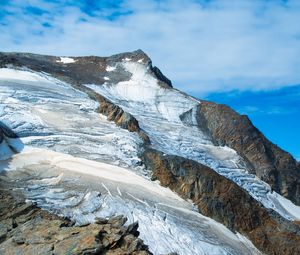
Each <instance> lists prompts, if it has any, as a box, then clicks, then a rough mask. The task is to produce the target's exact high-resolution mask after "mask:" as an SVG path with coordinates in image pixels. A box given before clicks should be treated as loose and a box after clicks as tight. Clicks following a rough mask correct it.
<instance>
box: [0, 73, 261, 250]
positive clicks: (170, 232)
mask: <svg viewBox="0 0 300 255" xmlns="http://www.w3.org/2000/svg"><path fill="white" fill-rule="evenodd" d="M162 92H163V91H162ZM129 93H130V91H129ZM174 93H175V94H174V95H176V93H177V92H174ZM0 95H1V101H0V109H1V111H0V119H1V121H2V122H3V123H5V124H6V125H7V126H10V127H11V128H12V129H13V130H14V131H15V132H16V133H18V135H19V136H20V140H21V141H22V142H23V143H24V145H25V148H24V150H23V151H22V152H21V153H19V154H16V155H9V156H12V157H11V159H9V160H2V161H1V163H0V169H1V170H5V171H8V174H7V176H9V177H11V178H15V179H18V180H19V182H18V183H19V188H20V189H22V190H23V192H24V194H25V195H26V196H27V199H28V200H31V201H34V202H37V203H38V205H39V206H41V207H42V208H45V209H47V210H50V211H53V212H55V213H58V214H62V215H64V216H68V217H70V218H72V219H74V220H75V221H76V222H77V224H84V223H86V222H91V221H93V220H94V218H95V217H96V216H101V217H105V216H112V215H118V214H124V215H126V216H127V217H128V219H129V223H131V222H133V221H136V220H138V221H139V225H140V228H139V231H140V232H141V238H142V239H144V241H145V243H146V244H148V245H149V246H150V250H151V251H153V252H154V253H155V254H164V253H169V252H174V251H175V252H178V253H179V254H207V251H209V254H259V251H258V250H257V249H256V248H255V247H254V246H253V245H252V244H251V242H250V241H249V240H247V239H246V238H245V237H243V236H242V235H239V234H237V235H235V234H233V233H232V232H231V231H229V230H228V229H227V228H225V227H224V226H223V225H221V224H219V223H217V222H215V221H214V220H211V219H209V218H206V217H204V216H202V215H201V214H199V213H198V212H197V211H196V209H195V208H194V206H193V204H192V203H191V202H188V201H185V200H183V199H181V198H180V197H179V196H178V195H176V194H175V193H173V192H172V191H170V190H169V189H166V188H163V187H161V186H159V184H158V183H154V182H151V181H150V180H149V179H148V178H146V177H147V172H145V169H144V167H143V166H142V165H141V162H140V159H139V158H138V154H139V150H141V149H142V146H141V145H142V140H141V139H140V138H139V136H138V135H137V134H136V133H132V132H129V131H127V130H124V129H121V128H119V127H117V126H116V125H115V124H114V123H112V122H109V121H107V120H106V118H105V117H103V116H101V115H99V114H98V113H96V112H95V109H96V108H97V107H98V104H97V103H96V102H94V101H92V100H91V99H89V98H88V96H87V95H86V94H84V93H82V92H80V91H78V90H75V89H74V88H72V87H71V86H70V85H69V84H67V83H64V82H61V81H60V80H57V79H55V78H53V77H51V76H50V75H48V74H45V73H38V72H33V71H30V70H27V69H22V70H14V69H12V68H2V69H0ZM147 96H148V95H147V93H146V94H145V95H144V97H147ZM137 98H138V95H136V96H135V95H133V96H132V100H129V102H131V101H134V100H136V99H137ZM133 99H134V100H133ZM149 100H150V102H151V100H152V99H151V98H149ZM180 100H181V102H182V109H183V110H182V112H184V111H185V109H188V108H190V107H194V105H195V104H196V103H197V101H195V100H192V101H190V99H189V98H188V97H186V96H182V97H181V98H180ZM133 106H135V104H134V105H133ZM145 106H147V105H146V104H145ZM170 107H171V108H172V107H173V109H169V108H170ZM155 109H156V108H155V107H154V108H152V111H153V117H155V116H157V114H156V112H155ZM159 109H160V111H159V112H160V114H161V115H162V116H164V117H161V118H160V119H161V120H164V119H165V118H166V119H168V120H169V121H170V123H178V124H180V119H179V118H178V116H177V115H176V111H177V110H178V109H177V108H176V104H174V103H171V105H169V104H168V102H165V104H161V106H160V108H159ZM145 113H146V116H145V118H147V117H148V115H147V113H148V112H147V111H146V112H145ZM166 123H168V122H166ZM142 124H143V123H142ZM143 125H144V124H143ZM166 127H168V126H166ZM203 139H205V137H204V136H203ZM203 139H202V140H203ZM207 144H209V141H207Z"/></svg>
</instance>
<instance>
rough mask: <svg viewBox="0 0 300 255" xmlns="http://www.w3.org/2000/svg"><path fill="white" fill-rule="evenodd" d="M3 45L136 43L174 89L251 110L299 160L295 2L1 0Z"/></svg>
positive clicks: (77, 50) (94, 48) (52, 48)
mask: <svg viewBox="0 0 300 255" xmlns="http://www.w3.org/2000/svg"><path fill="white" fill-rule="evenodd" d="M0 6H1V8H0V46H1V47H0V50H1V51H26V52H35V53H42V54H53V55H71V56H72V55H73V56H74V55H100V56H103V55H111V54H115V53H119V52H124V51H132V50H136V49H139V48H141V49H142V50H144V51H145V52H146V53H147V54H149V55H150V57H151V58H152V60H153V62H154V64H156V65H158V66H159V67H160V68H161V69H162V71H163V72H164V73H165V74H166V75H167V76H168V77H169V78H170V79H171V80H172V81H173V83H174V85H175V87H177V88H179V89H181V90H184V91H186V92H188V93H190V94H192V95H194V96H197V97H200V98H208V99H212V100H215V101H218V102H223V103H226V104H229V105H230V106H232V107H233V108H234V109H236V110H238V111H239V112H241V113H246V114H249V116H250V118H251V119H252V120H253V122H254V123H255V124H256V125H257V126H258V128H260V129H261V130H262V131H263V132H264V133H265V134H266V135H267V137H269V138H270V139H271V140H272V141H273V142H274V143H277V144H278V145H280V146H281V147H283V148H284V149H286V150H288V151H289V152H291V153H293V155H294V156H295V157H297V158H298V159H300V142H299V139H300V138H299V136H300V135H299V133H298V130H299V120H300V118H299V115H300V113H299V111H300V110H299V103H298V101H299V99H300V96H299V86H297V85H298V84H300V57H299V56H300V26H299V24H300V1H299V0H290V1H288V0H265V1H264V0H236V1H229V0H202V1H201V0H165V1H160V0H111V1H108V0H99V1H92V0H86V1H83V0H77V1H72V0H66V1H59V0H54V1H45V0H27V1H26V0H12V1H8V0H0Z"/></svg>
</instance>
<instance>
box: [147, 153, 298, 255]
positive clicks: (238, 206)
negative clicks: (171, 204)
mask: <svg viewBox="0 0 300 255" xmlns="http://www.w3.org/2000/svg"><path fill="white" fill-rule="evenodd" d="M142 158H143V160H144V162H145V164H146V165H147V167H149V168H150V169H152V170H153V178H154V179H158V180H159V181H160V183H161V185H163V186H165V187H169V188H170V189H171V190H173V191H175V192H177V193H178V194H180V196H182V197H184V198H187V199H191V200H192V201H193V202H194V203H195V205H197V207H198V209H199V211H200V213H202V214H204V215H206V216H208V217H211V218H213V219H215V220H216V221H219V222H221V223H222V224H224V225H225V226H227V227H228V228H230V229H232V230H233V231H238V232H240V233H243V234H245V235H246V236H248V237H249V239H250V240H251V241H252V242H253V244H255V246H256V247H258V248H259V249H260V250H261V251H263V252H265V253H267V254H291V255H292V254H299V253H300V246H299V243H300V236H299V234H300V227H299V226H298V225H294V224H293V223H290V222H288V221H282V220H281V219H280V217H278V216H276V215H273V216H270V211H267V210H266V209H265V208H264V207H263V206H262V205H261V204H260V203H259V202H257V201H256V200H254V199H253V198H252V197H251V196H249V194H247V192H245V191H244V190H243V189H241V188H240V187H239V186H238V185H236V184H234V183H233V182H231V181H229V180H228V179H226V178H224V177H223V176H220V175H218V174H217V173H216V172H215V171H213V170H212V169H210V168H209V167H206V166H204V165H202V164H199V163H197V162H195V161H192V160H187V159H185V158H181V157H177V156H168V155H163V154H162V153H160V152H158V151H155V150H152V149H147V150H146V151H145V152H144V154H143V156H142ZM277 217H278V218H277Z"/></svg>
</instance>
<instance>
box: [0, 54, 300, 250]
mask: <svg viewBox="0 0 300 255" xmlns="http://www.w3.org/2000/svg"><path fill="white" fill-rule="evenodd" d="M0 67H2V68H1V69H0V88H1V90H0V94H1V105H0V107H1V112H0V117H1V120H2V121H3V122H4V123H5V124H6V125H9V126H10V127H12V128H13V130H14V132H16V133H17V134H18V135H19V136H20V137H21V138H20V139H21V141H22V142H23V143H24V144H25V150H24V152H22V153H21V154H20V155H16V156H14V157H13V161H12V162H11V163H9V164H7V165H6V166H5V168H4V169H6V170H18V171H10V172H9V173H10V174H9V176H10V178H12V179H14V178H18V179H22V180H24V185H25V186H26V185H27V186H28V187H31V186H32V185H33V186H34V187H35V188H34V189H33V190H30V189H29V191H28V192H25V193H26V194H25V195H26V196H27V197H28V198H29V199H30V200H32V201H35V202H37V203H38V204H39V205H40V206H41V207H42V208H45V209H47V210H53V212H55V213H60V214H63V215H68V217H70V218H73V219H74V220H76V221H77V222H81V223H82V224H83V223H84V222H90V221H92V220H93V218H94V217H95V216H97V215H98V216H99V215H100V216H111V215H114V214H120V213H123V214H125V215H126V216H127V217H129V222H132V221H133V220H137V219H138V220H139V223H140V227H141V237H142V238H143V239H144V241H145V242H146V243H147V244H149V246H150V249H151V251H153V252H154V253H157V254H158V253H166V252H172V251H177V252H178V253H181V254H204V253H205V249H210V250H211V251H214V252H215V254H219V253H221V252H225V253H226V254H227V253H228V254H241V253H242V254H257V253H259V251H257V250H255V248H254V247H253V245H252V244H251V243H250V244H249V241H245V240H244V239H243V238H244V237H243V238H242V239H241V238H240V237H241V235H240V234H238V238H237V237H236V236H235V235H232V233H231V232H230V231H229V232H227V230H224V229H223V228H222V226H220V225H218V224H217V223H216V222H214V221H212V220H206V219H204V218H203V216H202V215H201V214H200V213H202V214H204V215H206V216H209V217H211V218H213V219H215V220H217V221H219V222H221V223H222V224H224V225H226V226H227V227H229V228H230V229H231V230H233V231H238V232H240V233H241V234H243V235H245V236H247V237H248V238H250V239H251V241H252V242H253V243H254V244H255V245H256V246H257V247H258V248H259V249H260V250H262V251H264V252H268V253H270V254H295V252H296V253H297V252H298V250H297V249H298V248H297V247H298V246H297V243H298V242H299V233H300V231H299V227H298V226H297V225H296V224H294V223H293V222H292V221H293V220H299V218H300V212H299V207H297V206H295V205H294V204H292V203H291V202H290V201H289V200H287V199H285V198H284V197H282V196H280V195H279V194H282V195H284V196H286V197H287V198H289V199H291V200H292V201H294V202H299V177H298V175H299V168H297V165H296V161H295V160H294V159H293V158H292V157H291V156H290V155H289V154H288V153H285V152H283V151H282V150H280V149H279V148H277V147H276V146H274V145H273V144H272V143H271V142H269V141H268V140H267V139H266V138H265V137H264V136H263V135H262V134H261V133H260V132H259V131H258V130H257V129H255V128H254V127H253V125H252V124H251V122H250V121H249V120H248V119H247V118H245V117H243V116H240V115H238V114H237V113H235V112H234V111H232V110H230V109H229V108H227V107H225V106H222V105H217V104H214V103H211V102H206V101H202V100H197V99H195V98H192V97H190V96H188V95H186V94H184V93H182V92H180V91H178V90H176V89H174V88H172V84H171V82H170V81H169V80H168V79H167V78H166V77H165V76H164V75H163V74H162V73H161V72H160V70H159V69H158V68H156V67H153V66H152V64H151V60H150V58H149V57H148V56H147V55H146V54H145V53H143V52H142V51H136V52H132V53H123V54H119V55H114V56H111V57H107V58H103V57H74V58H71V57H53V56H42V55H34V54H25V53H2V54H0ZM97 112H98V113H97ZM99 113H100V114H99ZM102 114H103V115H105V116H106V117H107V118H106V117H104V116H103V115H102ZM111 121H113V122H114V123H115V124H116V125H114V124H113V123H112V122H111ZM128 131H130V132H128ZM30 147H34V148H30ZM37 148H39V149H37ZM49 150H51V151H49ZM61 153H63V154H61ZM66 154H68V155H66ZM168 155H170V156H168ZM171 155H174V156H171ZM82 158H85V159H84V160H83V159H82ZM26 159H27V161H28V162H26ZM47 159H48V160H47ZM44 162H47V163H44ZM97 162H100V163H101V164H100V163H97ZM103 163H105V164H103ZM107 164H108V165H107ZM112 165H113V166H112ZM118 167H121V168H118ZM298 167H299V166H298ZM105 169H111V171H113V173H115V174H114V175H113V176H114V177H112V176H110V175H107V173H106V172H105V171H106V170H105ZM41 170H43V173H42V174H41V172H40V171H41ZM45 170H46V171H45ZM70 170H71V171H73V172H75V173H73V174H67V173H69V172H70ZM128 170H130V171H133V172H134V173H135V174H138V175H139V177H137V176H136V175H132V174H131V173H129V172H127V171H128ZM115 171H116V172H115ZM78 173H80V176H78ZM84 173H85V174H87V175H92V176H94V178H95V180H96V179H97V183H98V185H96V183H94V181H93V180H91V179H89V178H88V179H85V177H84V178H83V177H82V176H81V175H82V174H84ZM26 176H31V177H30V178H29V180H28V181H26V178H28V177H26ZM64 176H66V177H64ZM126 176H130V178H129V177H128V178H129V179H130V180H131V182H130V186H131V188H129V187H128V186H126V185H124V183H123V180H122V179H123V178H125V179H126V178H127V177H126ZM24 177H26V178H25V179H24ZM224 177H225V178H224ZM258 177H259V178H261V180H260V179H259V178H258ZM41 178H42V181H41V180H40V179H41ZM139 178H142V179H139ZM150 178H157V179H159V180H160V182H161V184H162V185H163V186H167V187H170V188H171V189H172V190H174V191H176V192H177V193H178V194H179V195H180V196H181V197H183V198H185V199H187V198H188V199H191V200H193V202H194V203H195V205H196V206H197V207H198V209H199V211H200V213H198V212H194V210H195V208H194V207H193V206H192V204H190V202H187V201H183V200H180V199H179V197H178V196H177V195H175V194H172V193H168V194H170V195H171V194H172V195H171V196H174V199H175V198H176V199H175V200H168V201H167V200H166V198H165V196H166V193H164V192H165V191H164V192H163V188H158V187H159V186H158V187H157V186H156V189H158V190H160V192H159V193H158V194H156V195H155V194H154V193H151V192H150V193H149V191H148V192H147V191H144V192H142V193H140V192H141V191H142V190H144V189H145V187H152V186H153V183H152V182H151V181H150V180H149V179H150ZM75 180H76V181H75ZM78 180H80V181H79V182H78ZM144 180H147V181H144ZM68 183H69V184H68ZM93 183H94V184H93ZM99 183H100V185H99ZM122 183H123V184H122ZM138 183H143V185H142V187H140V188H138V187H139V185H138ZM151 183H152V184H151ZM218 183H220V184H218ZM221 183H222V184H221ZM269 184H270V185H271V187H270V186H269ZM99 186H100V187H99ZM86 187H89V188H88V190H85V189H86ZM225 187H227V188H228V189H226V188H225ZM272 189H274V190H275V191H277V192H278V193H279V194H277V193H275V192H273V191H272ZM147 193H149V194H147ZM124 194H126V195H124ZM151 194H152V195H151ZM163 194H164V195H163ZM237 194H238V195H237ZM98 196H99V197H100V199H99V198H98ZM237 196H238V198H239V199H237ZM154 197H155V199H154ZM253 198H254V199H253ZM52 199H55V201H56V203H53V202H52ZM70 199H71V200H70ZM57 201H59V202H57ZM72 201H79V202H78V203H77V202H76V203H75V204H74V202H72ZM124 201H127V202H126V203H125V204H124ZM179 201H181V202H179ZM91 203H92V204H96V205H98V206H99V207H98V206H96V207H95V206H92V204H91ZM104 204H108V205H109V207H105V206H104V207H101V206H100V205H104ZM66 205H68V208H69V206H70V209H68V210H67V209H66V208H65V207H66ZM86 206H87V208H89V209H88V210H87V211H86V210H85V209H84V207H86ZM109 208H111V209H109ZM117 208H119V209H118V210H119V211H118V210H117ZM120 208H121V209H120ZM120 210H121V211H120ZM152 213H153V215H152ZM132 214H133V216H132ZM138 215H140V216H138ZM141 215H142V216H141ZM151 215H152V216H151ZM179 218H181V220H180V221H178V219H179ZM185 218H187V219H188V218H190V219H192V222H193V223H192V224H191V223H190V221H185V220H184V219H185ZM216 224H217V225H216ZM155 226H156V227H155ZM158 226H159V227H158ZM275 229H279V232H278V233H277V234H276V235H273V236H272V234H273V232H274V230H275ZM220 231H221V233H226V235H225V236H226V238H225V239H224V237H222V235H220V234H218V232H220ZM224 231H225V232H224ZM182 236H184V240H183V239H182ZM157 237H158V239H156V238H157ZM196 240H197V241H196ZM199 240H201V241H199ZM278 242H280V243H281V244H282V249H278V248H276V243H278ZM158 243H160V245H159V246H158ZM182 243H185V245H182ZM196 243H197V244H196ZM208 247H209V248H208ZM203 249H204V250H203Z"/></svg>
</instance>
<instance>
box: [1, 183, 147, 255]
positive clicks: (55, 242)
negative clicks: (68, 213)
mask: <svg viewBox="0 0 300 255" xmlns="http://www.w3.org/2000/svg"><path fill="white" fill-rule="evenodd" d="M125 222H126V218H124V217H122V216H118V217H114V218H110V219H102V220H101V219H98V220H97V221H96V223H95V224H89V225H85V226H75V225H74V224H73V223H72V222H70V221H69V220H68V219H64V218H61V217H58V216H56V215H53V214H50V213H48V212H46V211H44V210H41V209H40V208H38V207H36V206H35V205H34V204H31V203H25V202H24V199H23V198H22V196H21V195H20V194H18V193H16V192H14V193H11V192H10V191H9V190H8V187H5V184H4V183H3V181H0V254H3V255H10V254H24V255H27V254H28V255H32V254H36V255H38V254H43V255H46V254H49V255H50V254H51V255H53V254H70V255H71V254H78V255H79V254H107V255H108V254H111V255H121V254H122V255H126V254H128V255H129V254H136V255H138V254H140V255H146V254H151V253H150V252H149V251H148V247H147V246H146V245H144V243H143V241H142V240H141V239H139V238H138V235H139V232H138V231H137V228H138V224H137V223H133V224H131V225H129V226H124V223H125Z"/></svg>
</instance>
